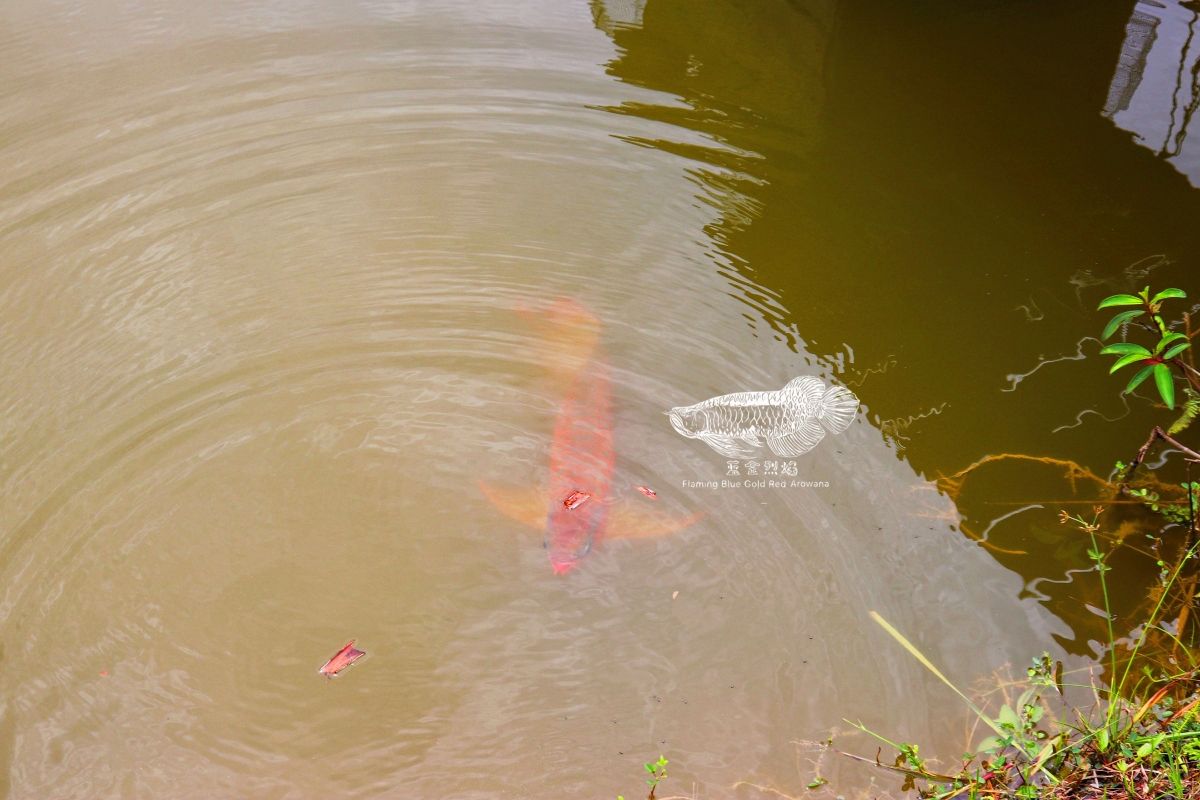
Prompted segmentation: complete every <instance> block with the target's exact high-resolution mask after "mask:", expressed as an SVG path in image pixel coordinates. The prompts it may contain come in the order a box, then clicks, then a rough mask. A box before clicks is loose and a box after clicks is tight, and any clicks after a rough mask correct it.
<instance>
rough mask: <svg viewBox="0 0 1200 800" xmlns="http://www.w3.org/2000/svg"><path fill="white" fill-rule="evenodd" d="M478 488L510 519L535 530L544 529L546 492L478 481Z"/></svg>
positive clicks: (525, 487)
mask: <svg viewBox="0 0 1200 800" xmlns="http://www.w3.org/2000/svg"><path fill="white" fill-rule="evenodd" d="M478 483H479V490H480V491H481V492H483V496H484V497H486V498H487V499H488V502H490V503H491V504H492V505H494V506H495V507H496V508H497V509H499V510H500V512H501V513H502V514H504V516H506V517H508V518H509V519H511V520H514V521H516V522H520V523H521V524H522V525H528V526H529V527H531V528H534V529H536V530H539V531H540V530H545V529H546V494H545V492H542V491H541V490H539V489H537V488H536V487H535V488H530V487H527V486H492V485H491V484H490V483H485V482H484V481H479V482H478Z"/></svg>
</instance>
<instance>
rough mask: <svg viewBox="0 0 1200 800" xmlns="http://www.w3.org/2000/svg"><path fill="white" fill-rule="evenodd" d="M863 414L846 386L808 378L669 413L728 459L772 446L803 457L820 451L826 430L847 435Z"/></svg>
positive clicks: (681, 428) (684, 431)
mask: <svg viewBox="0 0 1200 800" xmlns="http://www.w3.org/2000/svg"><path fill="white" fill-rule="evenodd" d="M857 411H858V398H857V397H855V396H854V394H853V393H851V392H850V390H849V389H845V388H843V387H841V386H832V387H829V386H826V385H825V384H824V383H822V382H821V381H820V380H818V379H816V378H813V377H810V376H807V375H805V376H802V377H799V378H796V379H795V380H793V381H791V382H790V383H788V385H787V386H784V387H783V388H782V389H779V390H778V391H774V392H738V393H737V394H724V395H721V396H720V397H713V398H710V399H708V400H705V401H704V402H702V403H696V404H695V405H691V406H679V407H677V408H672V409H671V410H670V411H668V412H667V416H668V417H670V419H671V426H672V427H673V428H675V430H676V432H678V433H679V434H681V435H683V436H686V437H688V438H689V439H699V440H701V441H702V442H704V443H705V444H707V445H708V446H709V447H711V448H712V449H713V450H716V451H717V452H718V453H720V454H721V455H723V456H725V457H727V458H752V457H753V456H754V455H755V449H757V448H759V447H762V445H763V441H762V440H763V439H765V440H766V444H767V447H769V448H771V452H772V453H774V454H775V455H777V456H785V457H786V456H798V455H803V454H804V453H807V452H808V451H809V450H812V449H813V448H814V447H816V446H817V445H818V444H819V443H820V441H821V440H822V439H823V438H825V431H829V432H830V433H841V432H842V431H844V430H846V428H848V427H850V423H851V422H852V421H853V420H854V415H855V413H856V412H857Z"/></svg>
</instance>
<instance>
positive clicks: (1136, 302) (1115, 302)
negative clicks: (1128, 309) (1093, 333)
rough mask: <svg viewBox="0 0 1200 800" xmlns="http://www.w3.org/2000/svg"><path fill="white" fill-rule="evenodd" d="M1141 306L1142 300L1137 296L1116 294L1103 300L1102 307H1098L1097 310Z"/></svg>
mask: <svg viewBox="0 0 1200 800" xmlns="http://www.w3.org/2000/svg"><path fill="white" fill-rule="evenodd" d="M1141 304H1142V298H1140V297H1138V296H1137V295H1135V294H1114V295H1112V296H1111V297H1106V298H1104V299H1103V300H1101V301H1100V305H1098V306H1096V310H1097V311H1100V310H1102V309H1105V308H1112V307H1113V306H1140V305H1141Z"/></svg>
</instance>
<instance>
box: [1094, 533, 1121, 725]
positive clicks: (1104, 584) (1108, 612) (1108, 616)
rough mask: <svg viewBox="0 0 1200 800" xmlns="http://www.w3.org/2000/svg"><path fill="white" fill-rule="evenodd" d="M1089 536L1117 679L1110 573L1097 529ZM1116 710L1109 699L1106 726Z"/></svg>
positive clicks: (1105, 717) (1111, 661)
mask: <svg viewBox="0 0 1200 800" xmlns="http://www.w3.org/2000/svg"><path fill="white" fill-rule="evenodd" d="M1087 530H1088V536H1090V537H1091V538H1092V552H1093V553H1095V554H1096V571H1097V572H1098V573H1100V592H1101V594H1102V595H1103V596H1104V622H1105V623H1106V624H1107V625H1108V655H1109V663H1110V664H1111V665H1112V677H1113V678H1116V677H1117V637H1116V634H1114V633H1113V615H1112V606H1111V604H1110V603H1109V601H1108V581H1107V580H1106V579H1105V577H1104V573H1105V572H1107V571H1108V567H1106V566H1105V564H1104V561H1105V558H1104V557H1101V556H1100V546H1099V545H1098V544H1097V543H1096V527H1095V525H1094V524H1093V525H1091V526H1089V527H1088V529H1087ZM1114 708H1116V706H1115V704H1114V703H1112V701H1111V698H1110V699H1109V704H1108V710H1107V712H1106V713H1105V716H1104V722H1105V724H1106V725H1112V721H1113V716H1114V714H1113V709H1114Z"/></svg>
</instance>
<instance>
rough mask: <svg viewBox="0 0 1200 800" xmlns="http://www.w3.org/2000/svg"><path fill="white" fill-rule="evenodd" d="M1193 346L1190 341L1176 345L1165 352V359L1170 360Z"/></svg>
mask: <svg viewBox="0 0 1200 800" xmlns="http://www.w3.org/2000/svg"><path fill="white" fill-rule="evenodd" d="M1191 346H1192V345H1191V344H1190V343H1189V342H1183V343H1182V344H1177V345H1175V346H1174V347H1172V348H1171V349H1170V350H1168V351H1167V352H1165V353H1163V361H1170V360H1171V359H1172V358H1174V357H1175V356H1177V355H1179V354H1180V353H1182V352H1183V351H1184V350H1187V349H1188V348H1189V347H1191Z"/></svg>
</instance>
